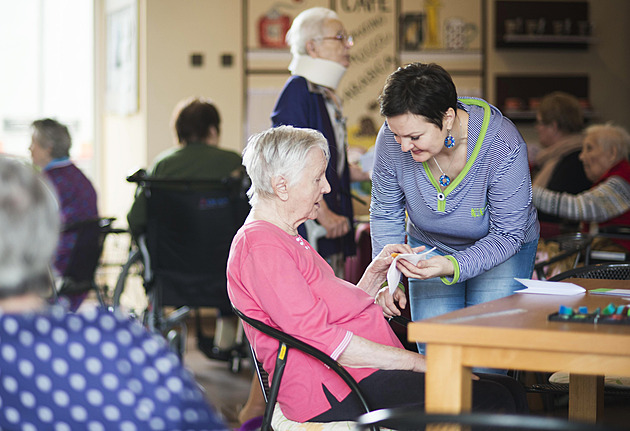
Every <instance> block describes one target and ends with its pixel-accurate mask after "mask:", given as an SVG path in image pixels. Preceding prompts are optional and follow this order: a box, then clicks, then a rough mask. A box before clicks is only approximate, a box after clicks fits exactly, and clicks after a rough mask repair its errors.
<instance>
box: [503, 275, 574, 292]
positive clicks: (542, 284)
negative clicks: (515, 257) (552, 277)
mask: <svg viewBox="0 0 630 431" xmlns="http://www.w3.org/2000/svg"><path fill="white" fill-rule="evenodd" d="M514 280H516V281H518V282H519V283H521V284H523V285H525V287H527V289H523V290H517V291H516V293H539V294H543V295H579V294H580V293H584V292H586V289H584V288H583V287H582V286H578V285H577V284H573V283H564V282H559V281H543V280H529V279H527V278H515V279H514Z"/></svg>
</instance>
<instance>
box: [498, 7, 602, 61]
mask: <svg viewBox="0 0 630 431" xmlns="http://www.w3.org/2000/svg"><path fill="white" fill-rule="evenodd" d="M591 27H592V24H591V22H590V21H589V4H588V2H587V1H538V2H536V6H535V7H532V2H531V1H522V0H520V1H517V0H497V1H496V14H495V46H496V48H498V49H521V48H525V49H532V48H535V49H564V50H573V49H576V50H580V49H581V50H584V49H587V48H588V46H589V45H590V44H592V43H593V42H594V39H593V38H592V37H591V36H592V35H591Z"/></svg>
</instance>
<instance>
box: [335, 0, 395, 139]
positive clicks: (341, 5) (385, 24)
mask: <svg viewBox="0 0 630 431" xmlns="http://www.w3.org/2000/svg"><path fill="white" fill-rule="evenodd" d="M397 3H398V2H397V1H396V0H378V1H370V2H364V1H351V0H335V1H333V9H335V11H336V12H337V14H338V15H339V18H340V19H341V21H342V22H343V23H344V26H345V27H346V30H347V31H348V34H350V35H352V37H353V39H354V46H353V47H352V49H351V50H350V67H348V70H347V72H346V74H345V75H344V77H343V79H342V81H341V83H340V84H339V89H338V90H337V94H338V95H339V96H340V97H341V99H342V102H343V111H344V114H345V115H346V117H347V124H348V144H349V145H350V146H351V147H352V146H360V147H364V148H365V149H368V148H367V147H370V146H372V145H373V144H374V140H375V139H376V133H377V132H378V129H379V128H380V126H381V123H382V122H383V120H382V118H381V117H380V114H379V108H378V102H377V99H378V96H379V94H380V92H381V89H382V88H383V84H384V83H385V79H386V78H387V77H388V76H389V74H390V73H392V72H393V71H394V70H396V68H397V67H398V57H397V55H396V42H397V41H396V38H397V36H396V35H397V24H398V23H397V20H398V6H397Z"/></svg>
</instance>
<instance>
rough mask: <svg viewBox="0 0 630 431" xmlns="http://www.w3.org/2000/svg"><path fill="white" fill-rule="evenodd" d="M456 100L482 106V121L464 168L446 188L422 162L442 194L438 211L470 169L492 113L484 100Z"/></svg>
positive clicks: (442, 208) (443, 208)
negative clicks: (442, 187) (441, 185)
mask: <svg viewBox="0 0 630 431" xmlns="http://www.w3.org/2000/svg"><path fill="white" fill-rule="evenodd" d="M457 100H458V101H460V102H462V103H463V104H466V105H475V106H480V107H482V108H483V122H482V124H481V130H480V131H479V136H478V137H477V142H475V148H474V150H473V152H472V154H471V156H470V159H468V160H467V161H466V164H465V165H464V169H462V171H461V172H460V173H459V175H457V177H456V178H455V179H454V180H453V181H452V182H451V183H450V184H449V185H448V187H447V188H446V189H444V191H442V189H440V184H439V183H438V181H437V180H436V179H435V177H434V176H433V174H432V173H431V169H429V164H428V162H422V165H423V167H424V171H425V172H426V174H427V177H428V178H429V181H431V184H433V187H435V189H436V190H437V192H438V193H443V194H444V199H443V200H439V199H438V207H437V210H438V211H439V212H444V211H446V197H447V196H448V195H449V193H450V192H451V191H453V189H454V188H455V187H456V186H457V185H459V183H461V182H462V180H463V179H464V177H465V176H466V175H467V174H468V171H470V169H471V168H472V165H473V164H474V163H475V160H476V159H477V156H478V155H479V151H481V145H482V144H483V140H484V139H485V137H486V132H487V131H488V126H489V125H490V115H491V113H492V110H491V108H490V104H488V102H486V101H484V100H480V99H469V98H465V97H464V98H461V99H457ZM467 152H468V151H467Z"/></svg>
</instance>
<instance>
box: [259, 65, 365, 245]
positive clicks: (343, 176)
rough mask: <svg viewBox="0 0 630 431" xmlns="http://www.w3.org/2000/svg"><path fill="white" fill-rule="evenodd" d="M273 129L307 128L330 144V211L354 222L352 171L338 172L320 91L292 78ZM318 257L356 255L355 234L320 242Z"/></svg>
mask: <svg viewBox="0 0 630 431" xmlns="http://www.w3.org/2000/svg"><path fill="white" fill-rule="evenodd" d="M271 122H272V124H273V127H277V126H281V125H285V126H293V127H303V128H304V127H306V128H309V129H315V130H318V131H319V132H321V133H322V134H323V135H324V137H325V138H326V140H327V141H328V149H329V150H330V161H329V162H328V167H327V169H326V179H327V180H328V183H330V189H331V190H330V193H328V194H327V195H324V200H325V201H326V204H327V205H328V208H330V210H331V211H332V212H334V213H335V214H340V215H342V216H345V217H348V219H350V221H353V218H354V213H353V210H352V200H351V197H350V169H349V168H348V163H347V162H346V163H345V164H344V169H343V172H341V173H339V172H337V157H338V150H337V141H336V139H335V133H334V131H333V126H332V124H331V121H330V117H329V115H328V111H327V109H326V102H325V101H324V96H323V95H322V94H321V91H320V89H319V87H318V86H317V85H315V84H312V83H310V82H309V81H307V80H306V79H305V78H304V77H302V76H298V75H293V76H292V77H291V78H289V80H288V81H287V82H286V84H285V85H284V88H283V89H282V92H281V93H280V96H279V97H278V101H277V102H276V106H275V107H274V110H273V112H272V114H271ZM300 235H302V236H303V237H304V238H306V230H305V229H304V227H303V225H302V226H300ZM318 250H319V253H320V254H321V255H322V256H323V257H327V256H329V255H331V254H334V253H338V252H343V253H344V255H345V256H351V255H354V253H355V244H354V230H353V229H350V232H348V233H347V234H346V235H344V236H343V237H341V238H333V239H327V238H322V239H320V240H319V247H318Z"/></svg>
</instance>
